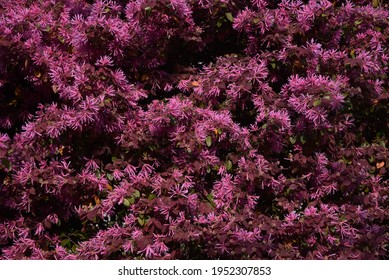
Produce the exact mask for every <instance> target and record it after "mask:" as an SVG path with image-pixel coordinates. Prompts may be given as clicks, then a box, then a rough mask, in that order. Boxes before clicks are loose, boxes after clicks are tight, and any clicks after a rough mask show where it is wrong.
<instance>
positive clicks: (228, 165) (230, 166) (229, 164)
mask: <svg viewBox="0 0 389 280" xmlns="http://www.w3.org/2000/svg"><path fill="white" fill-rule="evenodd" d="M231 168H232V161H230V160H227V161H226V169H227V170H231Z"/></svg>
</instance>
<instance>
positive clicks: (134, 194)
mask: <svg viewBox="0 0 389 280" xmlns="http://www.w3.org/2000/svg"><path fill="white" fill-rule="evenodd" d="M133 196H134V197H136V198H138V197H140V192H139V191H138V190H135V192H134V193H133Z"/></svg>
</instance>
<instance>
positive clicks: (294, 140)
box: [289, 137, 296, 145]
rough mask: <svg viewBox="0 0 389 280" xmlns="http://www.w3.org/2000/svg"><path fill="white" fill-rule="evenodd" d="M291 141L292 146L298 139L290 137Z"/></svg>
mask: <svg viewBox="0 0 389 280" xmlns="http://www.w3.org/2000/svg"><path fill="white" fill-rule="evenodd" d="M289 141H290V143H291V144H292V145H294V144H295V143H296V137H289Z"/></svg>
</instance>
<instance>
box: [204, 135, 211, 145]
mask: <svg viewBox="0 0 389 280" xmlns="http://www.w3.org/2000/svg"><path fill="white" fill-rule="evenodd" d="M205 143H206V144H207V146H208V147H211V145H212V137H211V136H209V135H208V136H207V138H206V139H205Z"/></svg>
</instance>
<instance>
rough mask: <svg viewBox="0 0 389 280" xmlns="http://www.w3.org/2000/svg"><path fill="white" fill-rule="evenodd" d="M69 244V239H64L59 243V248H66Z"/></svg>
mask: <svg viewBox="0 0 389 280" xmlns="http://www.w3.org/2000/svg"><path fill="white" fill-rule="evenodd" d="M70 244H71V243H70V240H69V239H64V240H62V241H61V246H62V247H65V248H67V247H68V246H69V245H70Z"/></svg>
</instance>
